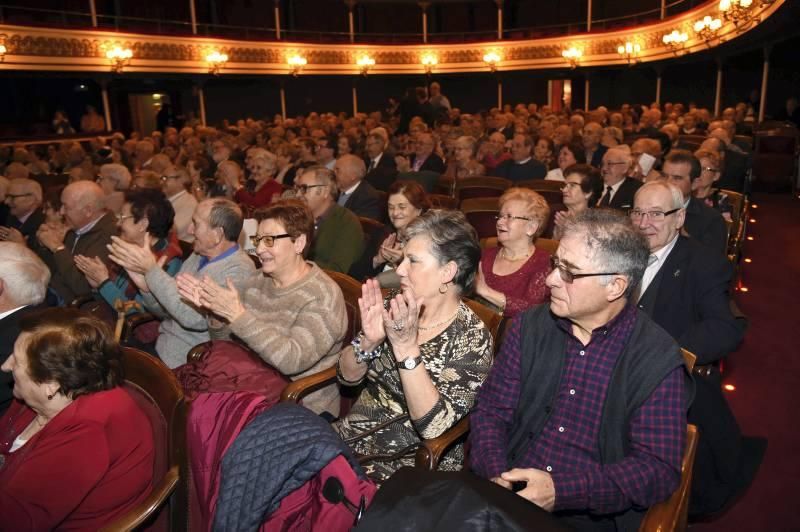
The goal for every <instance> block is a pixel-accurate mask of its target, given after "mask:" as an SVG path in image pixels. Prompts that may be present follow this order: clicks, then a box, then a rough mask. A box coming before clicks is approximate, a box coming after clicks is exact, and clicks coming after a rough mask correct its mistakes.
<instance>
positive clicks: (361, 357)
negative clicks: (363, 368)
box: [350, 331, 381, 364]
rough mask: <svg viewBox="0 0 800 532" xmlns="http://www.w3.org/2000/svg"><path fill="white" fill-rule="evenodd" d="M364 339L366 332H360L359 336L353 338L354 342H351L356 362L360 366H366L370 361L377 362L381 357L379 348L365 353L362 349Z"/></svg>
mask: <svg viewBox="0 0 800 532" xmlns="http://www.w3.org/2000/svg"><path fill="white" fill-rule="evenodd" d="M363 338H364V331H360V332H359V333H358V335H357V336H356V337H355V338H353V341H352V342H350V345H352V346H353V352H354V353H355V354H356V362H357V363H359V364H364V363H365V362H369V361H370V360H375V359H376V358H378V357H379V356H381V352H380V349H379V347H380V346H378V347H376V348H375V350H374V351H364V350H363V349H361V340H362V339H363Z"/></svg>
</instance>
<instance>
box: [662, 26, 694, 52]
mask: <svg viewBox="0 0 800 532" xmlns="http://www.w3.org/2000/svg"><path fill="white" fill-rule="evenodd" d="M661 40H662V41H663V42H664V44H665V45H667V46H669V47H670V48H672V51H673V52H675V53H676V54H677V53H678V51H679V50H680V49H681V48H684V47H685V46H686V41H688V40H689V34H688V33H686V32H685V31H678V30H672V33H667V34H666V35H664V36H663V37H661Z"/></svg>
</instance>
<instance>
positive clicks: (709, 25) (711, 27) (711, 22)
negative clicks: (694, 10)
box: [694, 15, 722, 43]
mask: <svg viewBox="0 0 800 532" xmlns="http://www.w3.org/2000/svg"><path fill="white" fill-rule="evenodd" d="M720 28H722V21H721V20H720V19H718V18H711V17H710V16H709V15H706V16H705V17H703V18H702V19H700V20H698V21H697V22H695V23H694V32H695V33H696V34H697V36H698V37H700V38H701V39H703V40H704V41H706V42H707V43H708V42H711V41H712V40H714V38H715V37H716V36H717V32H719V30H720Z"/></svg>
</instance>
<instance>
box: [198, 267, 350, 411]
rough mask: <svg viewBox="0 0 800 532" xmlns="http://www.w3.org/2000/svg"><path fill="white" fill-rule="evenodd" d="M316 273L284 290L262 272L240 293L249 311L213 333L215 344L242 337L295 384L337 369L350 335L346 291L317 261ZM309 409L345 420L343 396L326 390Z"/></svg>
mask: <svg viewBox="0 0 800 532" xmlns="http://www.w3.org/2000/svg"><path fill="white" fill-rule="evenodd" d="M309 264H310V265H311V266H312V270H311V272H309V273H308V274H307V275H306V276H305V277H303V278H302V279H301V280H299V281H297V282H296V283H294V284H292V285H290V286H286V287H282V288H278V287H276V286H275V284H274V283H273V282H272V278H270V277H267V276H265V275H264V274H263V273H261V272H257V273H256V274H255V275H254V276H253V277H252V278H250V279H249V280H248V281H246V282H245V283H244V284H243V285H242V287H241V288H240V290H239V293H240V295H241V299H242V304H243V305H244V307H245V308H246V309H247V310H246V311H245V313H244V314H242V315H241V316H240V317H239V318H238V319H236V320H234V321H233V322H231V324H230V325H229V326H224V327H222V328H218V329H211V330H210V331H209V332H210V333H211V334H210V335H211V338H212V339H224V338H227V337H229V336H231V335H234V336H236V337H238V338H240V339H241V340H242V341H243V342H244V343H245V344H247V345H248V346H249V347H250V348H251V349H252V350H253V351H255V352H256V353H258V354H259V356H260V357H261V358H262V359H263V360H264V361H265V362H266V363H267V364H269V365H271V366H272V367H274V368H275V369H277V370H278V371H280V372H281V373H283V374H284V375H286V376H287V377H289V378H290V379H292V380H296V379H299V378H301V377H306V376H308V375H313V374H315V373H318V372H320V371H322V370H324V369H327V368H329V367H331V366H333V365H334V364H335V363H336V360H337V359H338V355H339V351H340V349H341V345H342V339H343V338H344V336H345V331H346V330H347V311H346V310H345V305H344V297H343V296H342V291H341V289H340V288H339V285H337V284H336V283H335V282H334V281H333V280H332V279H331V278H330V277H328V276H327V275H326V274H325V272H324V271H322V270H321V269H320V268H319V267H318V266H317V265H315V264H314V263H313V262H310V263H309ZM303 404H304V405H305V406H306V407H308V408H309V409H310V410H313V411H314V412H316V413H320V412H323V411H327V412H330V413H331V414H333V415H334V416H338V415H339V391H338V388H337V387H336V385H335V384H334V385H331V386H326V387H325V388H323V389H321V390H318V391H316V392H314V393H312V394H310V395H308V396H307V397H306V398H305V399H303Z"/></svg>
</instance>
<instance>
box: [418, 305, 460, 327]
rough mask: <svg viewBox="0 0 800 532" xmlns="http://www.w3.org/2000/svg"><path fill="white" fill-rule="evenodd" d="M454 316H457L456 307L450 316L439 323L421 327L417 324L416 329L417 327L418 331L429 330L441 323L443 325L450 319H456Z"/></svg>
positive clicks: (439, 325)
mask: <svg viewBox="0 0 800 532" xmlns="http://www.w3.org/2000/svg"><path fill="white" fill-rule="evenodd" d="M456 316H458V309H457V310H456V313H455V314H453V315H452V316H450V317H449V318H447V319H446V320H444V321H440V322H439V323H437V324H435V325H429V326H428V327H423V326H422V325H418V326H417V329H419V330H420V331H430V330H431V329H436V328H437V327H441V326H442V325H445V324H446V323H450V322H451V321H453V320H454V319H456Z"/></svg>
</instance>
